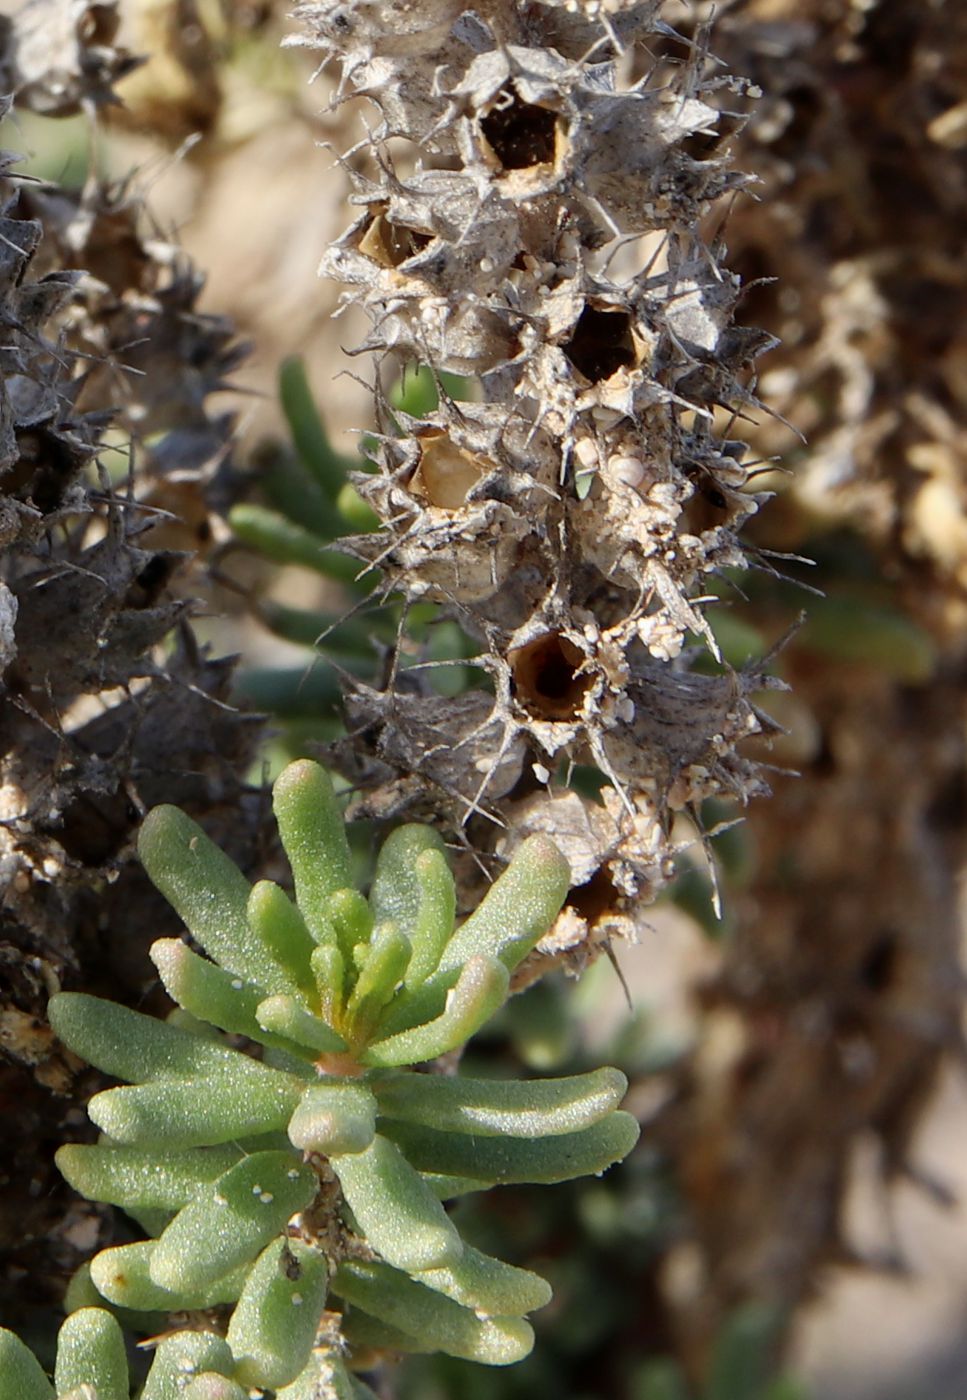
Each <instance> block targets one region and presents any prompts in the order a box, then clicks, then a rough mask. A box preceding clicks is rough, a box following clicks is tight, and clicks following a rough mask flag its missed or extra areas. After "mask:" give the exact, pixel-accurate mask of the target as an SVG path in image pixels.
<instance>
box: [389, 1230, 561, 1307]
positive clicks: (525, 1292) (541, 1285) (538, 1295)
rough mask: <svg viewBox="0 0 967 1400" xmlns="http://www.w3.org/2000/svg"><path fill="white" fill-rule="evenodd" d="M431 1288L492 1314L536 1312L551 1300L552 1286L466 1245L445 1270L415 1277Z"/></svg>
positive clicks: (534, 1275)
mask: <svg viewBox="0 0 967 1400" xmlns="http://www.w3.org/2000/svg"><path fill="white" fill-rule="evenodd" d="M415 1277H416V1278H417V1280H418V1282H420V1283H425V1284H426V1286H427V1288H432V1289H434V1291H435V1292H437V1293H443V1294H445V1295H446V1297H448V1298H452V1299H453V1301H454V1302H455V1303H460V1304H461V1305H462V1306H463V1307H465V1308H470V1309H472V1311H473V1312H475V1313H478V1314H481V1315H487V1316H489V1317H503V1316H506V1315H510V1314H514V1315H517V1314H522V1313H529V1312H535V1311H536V1310H537V1309H538V1308H543V1307H546V1305H547V1304H548V1303H549V1302H550V1301H551V1286H550V1284H549V1283H547V1282H546V1281H545V1280H544V1279H542V1278H541V1277H540V1275H539V1274H532V1273H531V1272H530V1270H529V1269H517V1268H515V1267H514V1266H513V1265H512V1264H505V1263H504V1262H503V1261H502V1260H501V1259H493V1258H492V1257H491V1256H490V1255H489V1254H481V1252H480V1251H479V1249H473V1248H472V1247H471V1246H470V1245H468V1244H465V1245H464V1247H463V1255H462V1256H461V1258H460V1259H458V1260H457V1262H456V1263H455V1264H448V1265H447V1266H446V1268H443V1269H424V1270H423V1271H422V1272H421V1273H419V1274H418V1275H416V1276H415Z"/></svg>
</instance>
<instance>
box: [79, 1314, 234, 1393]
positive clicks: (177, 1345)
mask: <svg viewBox="0 0 967 1400" xmlns="http://www.w3.org/2000/svg"><path fill="white" fill-rule="evenodd" d="M233 1366H234V1360H233V1357H232V1353H231V1350H230V1348H229V1347H228V1345H227V1344H226V1342H225V1339H224V1338H223V1337H218V1336H216V1335H215V1334H214V1333H212V1332H187V1331H186V1332H176V1333H175V1334H174V1335H173V1336H170V1337H165V1339H164V1340H163V1341H162V1342H161V1343H160V1344H159V1345H158V1348H157V1350H156V1351H155V1354H154V1361H153V1362H152V1363H151V1370H150V1372H149V1374H148V1379H147V1381H146V1382H145V1386H144V1390H143V1391H142V1392H141V1396H140V1400H174V1397H178V1400H181V1397H182V1396H183V1395H184V1394H185V1390H186V1387H187V1385H188V1382H189V1380H190V1379H191V1378H192V1377H194V1376H197V1375H198V1374H199V1373H201V1372H204V1371H217V1372H220V1373H223V1374H224V1375H225V1376H231V1375H232V1373H233ZM98 1400H100V1397H98Z"/></svg>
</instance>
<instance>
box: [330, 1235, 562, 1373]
mask: <svg viewBox="0 0 967 1400" xmlns="http://www.w3.org/2000/svg"><path fill="white" fill-rule="evenodd" d="M333 1291H334V1292H336V1293H338V1294H339V1295H340V1296H341V1297H343V1298H345V1299H346V1301H347V1302H348V1303H351V1304H352V1305H353V1306H354V1307H357V1308H361V1309H362V1310H363V1312H367V1313H370V1314H371V1315H372V1316H373V1317H376V1318H379V1319H380V1321H381V1322H384V1323H387V1324H388V1325H389V1326H391V1327H398V1328H399V1329H400V1331H402V1332H404V1333H407V1334H408V1335H410V1336H412V1337H416V1338H417V1339H418V1340H419V1341H420V1343H422V1344H423V1345H426V1346H429V1347H432V1348H433V1349H434V1350H436V1351H445V1352H447V1353H448V1354H449V1355H450V1356H462V1357H465V1358H466V1359H467V1360H468V1361H482V1362H483V1363H484V1364H486V1365H489V1366H508V1365H511V1364H512V1363H513V1362H515V1361H520V1360H522V1359H523V1357H525V1356H527V1354H528V1353H529V1352H530V1350H531V1348H532V1346H533V1344H534V1333H533V1330H532V1328H531V1326H530V1324H529V1323H527V1322H525V1321H524V1319H523V1318H520V1317H493V1318H479V1317H477V1316H476V1315H475V1314H474V1313H473V1312H471V1311H470V1309H468V1308H463V1307H461V1306H460V1305H459V1303H455V1302H453V1300H452V1299H450V1298H444V1297H443V1296H442V1295H441V1294H440V1293H436V1292H434V1291H433V1290H432V1289H430V1288H427V1287H425V1285H423V1284H422V1283H417V1282H416V1281H415V1280H413V1279H411V1278H408V1277H407V1276H406V1274H403V1273H400V1272H399V1271H398V1270H397V1269H392V1268H390V1267H389V1266H388V1265H387V1264H381V1263H378V1262H375V1261H374V1262H369V1261H366V1262H363V1261H362V1260H346V1261H345V1262H344V1263H342V1264H340V1266H339V1268H338V1269H337V1270H336V1273H335V1276H334V1278H333Z"/></svg>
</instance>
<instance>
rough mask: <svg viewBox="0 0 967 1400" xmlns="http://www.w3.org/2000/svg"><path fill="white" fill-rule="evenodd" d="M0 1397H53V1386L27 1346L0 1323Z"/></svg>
mask: <svg viewBox="0 0 967 1400" xmlns="http://www.w3.org/2000/svg"><path fill="white" fill-rule="evenodd" d="M0 1400H54V1387H53V1386H52V1385H51V1383H50V1381H49V1380H48V1379H47V1377H46V1376H45V1375H44V1372H43V1368H42V1367H41V1364H40V1362H39V1361H38V1360H37V1358H36V1356H34V1354H33V1352H32V1351H31V1350H30V1348H29V1347H28V1346H25V1345H24V1343H23V1342H22V1341H21V1340H20V1338H19V1337H16V1336H14V1334H13V1333H12V1332H8V1331H7V1329H6V1328H5V1327H0Z"/></svg>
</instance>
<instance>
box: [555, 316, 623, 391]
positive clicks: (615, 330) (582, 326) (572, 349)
mask: <svg viewBox="0 0 967 1400" xmlns="http://www.w3.org/2000/svg"><path fill="white" fill-rule="evenodd" d="M563 349H564V353H565V355H566V356H567V357H568V359H569V360H570V361H571V364H572V365H573V366H574V368H575V369H577V370H580V371H581V373H582V374H583V375H584V377H585V379H590V380H591V382H592V383H595V382H596V381H597V380H599V379H610V378H611V376H612V375H613V374H614V373H615V371H616V370H619V369H621V368H622V366H624V365H633V364H634V363H635V342H634V339H633V338H632V335H631V317H630V316H629V315H628V313H627V312H626V311H599V310H598V309H597V308H596V307H594V306H586V307H585V308H584V310H583V311H582V312H581V314H580V316H579V317H578V321H577V325H576V326H575V327H574V334H573V335H572V336H571V339H570V340H569V341H567V342H566V343H565V345H564V347H563Z"/></svg>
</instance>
